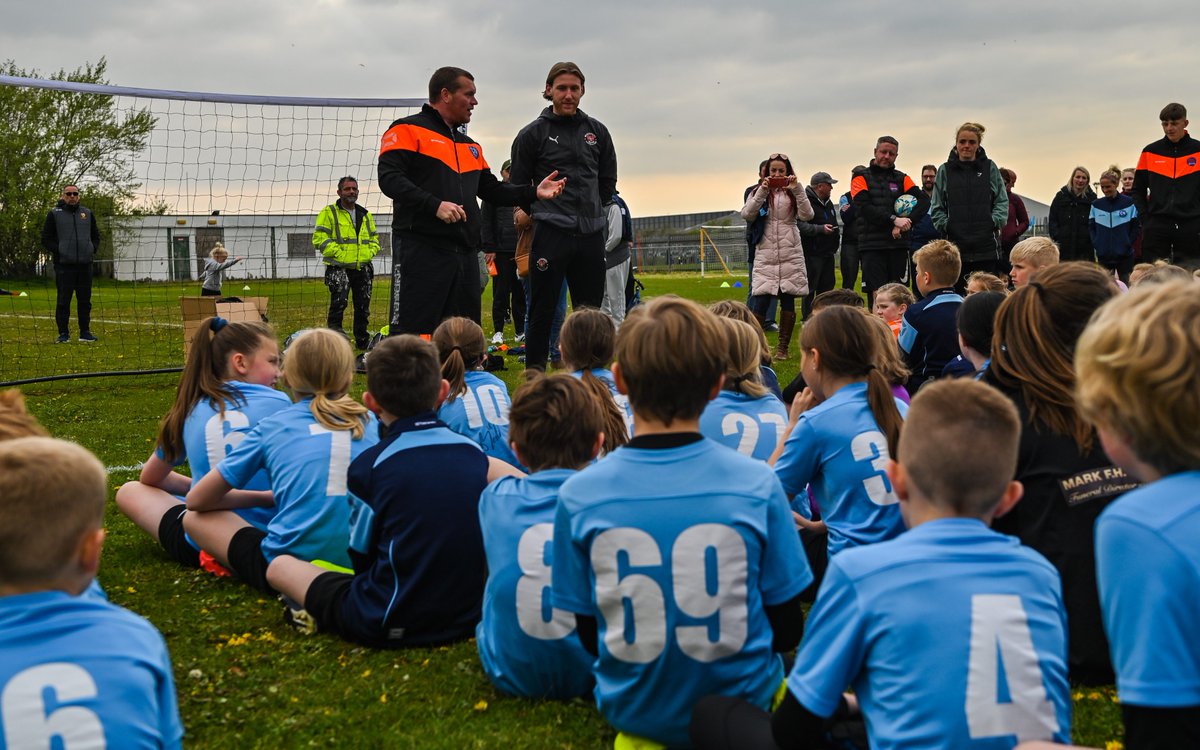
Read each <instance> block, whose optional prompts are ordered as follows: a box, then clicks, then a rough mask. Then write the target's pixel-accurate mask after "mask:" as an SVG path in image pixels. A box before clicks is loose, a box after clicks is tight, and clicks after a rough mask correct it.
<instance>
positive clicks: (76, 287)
mask: <svg viewBox="0 0 1200 750" xmlns="http://www.w3.org/2000/svg"><path fill="white" fill-rule="evenodd" d="M42 247H43V248H45V249H46V252H47V253H49V254H50V257H51V258H53V259H54V280H55V284H56V285H57V287H58V301H57V304H56V305H55V308H54V321H55V322H56V323H57V324H58V343H60V344H65V343H66V342H67V341H69V340H70V338H71V332H70V330H69V325H70V323H71V296H72V295H74V296H75V301H76V306H77V309H78V311H79V340H80V341H84V342H88V343H90V342H93V341H95V340H96V337H95V336H93V335H92V328H91V323H92V259H93V258H94V257H95V255H96V250H98V249H99V248H100V227H99V225H97V224H96V216H95V214H93V213H92V211H91V209H89V208H87V207H86V206H81V205H79V187H78V186H76V185H67V186H66V187H64V188H63V193H62V198H61V199H60V200H59V201H58V205H56V206H55V207H54V209H53V210H51V211H50V213H49V214H47V215H46V222H45V224H43V225H42Z"/></svg>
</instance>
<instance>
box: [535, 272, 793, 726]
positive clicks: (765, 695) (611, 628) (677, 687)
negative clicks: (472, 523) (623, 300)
mask: <svg viewBox="0 0 1200 750" xmlns="http://www.w3.org/2000/svg"><path fill="white" fill-rule="evenodd" d="M725 349H726V347H725V342H724V336H723V335H722V331H721V328H720V323H719V319H718V318H717V317H716V316H714V315H713V314H712V313H710V312H708V311H707V310H705V309H704V308H703V307H700V306H699V305H697V304H696V303H694V302H691V301H688V300H684V299H680V298H678V297H674V296H664V297H658V298H656V299H654V300H652V301H650V302H648V303H646V304H643V305H639V306H638V307H636V308H634V309H633V311H632V312H631V313H630V315H629V317H627V318H626V319H625V322H624V323H622V324H621V330H620V332H619V333H618V334H617V346H616V359H617V362H616V364H615V365H613V377H614V379H615V380H616V384H617V387H618V388H619V389H620V390H621V392H622V393H625V394H626V395H628V396H629V402H630V403H631V404H632V405H633V410H634V415H635V418H636V422H637V435H636V436H635V437H634V438H633V440H631V441H630V443H629V444H628V445H625V446H622V447H621V448H618V449H617V450H615V451H613V452H612V453H611V454H609V455H608V456H607V457H605V458H604V459H603V460H601V461H598V462H597V463H595V464H594V465H592V466H589V467H588V468H586V469H584V470H583V471H581V472H579V473H578V474H576V475H575V476H573V477H571V478H570V479H568V480H567V481H566V482H564V483H563V485H562V488H561V489H560V490H559V500H558V509H557V512H556V515H555V520H554V543H553V560H554V570H553V574H552V577H553V604H554V606H555V607H557V608H559V609H562V610H565V611H567V612H571V613H574V615H575V620H576V625H577V629H578V632H579V636H580V638H581V640H582V641H583V645H584V647H585V648H587V649H588V651H589V652H592V653H594V654H596V659H595V663H594V673H595V675H596V691H595V695H596V703H597V705H598V707H599V709H600V713H601V714H603V715H604V717H605V719H607V720H608V722H609V723H610V724H612V725H613V726H614V727H615V728H616V729H617V730H618V732H619V733H620V734H619V735H618V737H617V741H616V747H617V748H634V747H638V748H652V747H662V746H670V747H678V746H682V745H686V744H687V743H688V735H687V725H688V720H689V717H690V715H691V707H692V705H693V704H694V703H695V701H696V699H697V698H699V697H700V696H701V695H704V694H707V693H711V692H716V693H720V694H723V695H731V696H737V697H740V698H745V699H747V700H749V701H750V702H752V703H753V704H755V705H757V706H759V707H760V708H763V709H766V708H769V707H770V705H771V703H772V701H773V698H774V696H775V695H776V693H777V692H778V690H779V688H780V683H781V680H782V678H783V662H782V659H781V657H780V653H783V652H786V651H789V650H790V649H792V648H794V647H795V645H796V643H797V641H798V640H799V637H800V634H801V631H802V629H803V614H802V613H803V610H802V609H801V606H800V592H801V591H803V590H804V588H805V587H806V586H807V585H808V583H809V582H810V581H811V579H812V573H811V572H810V571H809V568H808V564H807V562H806V561H805V559H804V552H803V551H802V549H801V547H800V540H799V538H798V536H797V535H796V531H795V527H794V526H793V525H792V523H791V514H790V512H789V511H788V507H787V499H786V498H785V496H784V494H783V489H782V488H781V487H780V486H779V481H778V480H777V479H775V476H774V474H773V473H772V472H771V470H770V469H769V468H768V467H767V466H766V465H764V464H763V463H762V462H761V461H755V460H754V459H752V458H748V457H746V456H743V455H740V454H738V453H737V452H735V451H731V450H729V449H728V448H725V447H724V446H721V445H717V444H716V443H714V442H713V441H711V440H706V439H704V437H703V436H702V435H700V433H699V419H700V413H701V412H702V411H703V409H704V406H705V404H707V403H708V402H709V401H710V400H712V399H713V398H714V397H715V396H716V395H717V393H718V391H719V390H720V388H721V381H722V374H723V373H724V370H725Z"/></svg>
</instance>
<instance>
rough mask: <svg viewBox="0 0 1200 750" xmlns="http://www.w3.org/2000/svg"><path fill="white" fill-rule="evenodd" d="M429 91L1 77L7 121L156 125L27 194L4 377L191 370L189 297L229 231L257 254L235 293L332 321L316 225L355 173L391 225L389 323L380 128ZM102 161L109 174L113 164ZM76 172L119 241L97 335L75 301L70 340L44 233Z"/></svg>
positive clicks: (96, 304) (1, 361)
mask: <svg viewBox="0 0 1200 750" xmlns="http://www.w3.org/2000/svg"><path fill="white" fill-rule="evenodd" d="M422 101H423V100H422V99H417V98H410V99H318V98H298V97H257V96H242V95H233V94H208V93H194V92H178V91H160V90H150V89H133V88H126V87H117V86H104V85H97V84H79V83H72V82H69V81H59V80H42V79H29V78H13V77H8V76H0V128H6V127H9V128H15V127H17V126H16V125H13V123H14V122H17V120H15V119H14V118H18V117H20V115H21V110H22V107H26V108H28V107H31V106H41V107H48V108H50V110H51V111H53V112H57V113H61V114H69V113H79V112H93V111H97V110H98V109H102V108H107V111H109V112H111V114H112V120H113V121H114V123H115V124H117V125H120V124H123V123H136V122H141V123H143V124H145V123H146V122H147V120H146V118H147V117H148V118H149V123H150V128H149V132H148V133H146V134H145V136H144V137H143V138H142V139H141V143H140V147H137V146H135V147H130V148H127V149H126V150H124V151H115V152H109V153H105V154H103V155H102V156H103V157H104V158H103V159H98V158H96V155H94V154H92V155H88V154H81V153H79V152H73V153H69V154H66V155H63V156H62V158H61V163H59V164H56V165H55V166H56V168H57V169H58V170H59V171H57V172H56V173H54V174H51V175H49V176H48V177H46V178H45V179H44V180H43V181H44V182H45V183H46V185H47V186H48V187H47V188H46V189H44V190H43V191H42V194H41V195H39V196H38V197H37V198H36V199H34V200H32V201H22V202H25V203H30V202H32V203H44V205H35V206H33V207H29V206H26V208H27V211H28V217H27V218H26V219H25V224H26V225H27V226H25V227H23V228H21V229H22V231H21V232H5V233H3V234H2V235H0V253H3V254H4V257H14V258H25V259H29V262H27V263H25V264H24V265H23V266H20V267H21V268H22V269H23V271H22V272H19V273H18V272H13V271H12V270H11V269H12V268H13V264H8V265H7V266H5V267H6V268H8V269H9V270H8V271H7V272H6V273H8V276H7V277H5V276H3V275H0V289H3V290H4V292H5V294H4V295H3V296H0V383H4V384H11V383H14V382H22V381H25V380H32V379H47V378H55V377H78V376H80V375H81V374H88V373H117V372H146V371H154V370H159V369H168V368H177V367H180V366H181V365H182V363H183V355H184V339H183V334H184V319H183V313H182V312H181V309H182V305H181V298H183V297H195V296H198V295H199V294H200V280H201V273H202V270H203V267H204V261H205V260H206V259H207V258H208V257H209V253H210V252H211V251H212V249H213V247H214V246H215V245H216V244H217V243H221V244H222V245H223V246H224V247H225V248H226V249H227V251H228V253H229V257H230V258H231V259H232V258H237V257H240V258H242V260H241V261H240V262H239V263H237V264H236V265H234V266H232V267H230V268H229V269H228V270H227V271H226V272H225V273H226V277H225V281H224V285H223V287H222V295H223V296H224V297H239V298H255V299H259V298H265V299H266V314H267V316H268V318H269V320H270V322H271V323H272V324H273V325H274V326H275V328H276V330H277V331H278V332H279V334H280V335H281V337H282V336H285V335H287V334H288V333H290V332H292V331H294V330H298V329H300V328H305V327H310V326H319V325H325V323H326V316H327V311H328V307H329V292H328V290H327V289H326V288H325V286H324V283H323V278H324V273H325V266H324V264H323V263H322V260H321V257H320V255H319V253H318V252H317V251H316V249H315V248H314V246H313V244H312V232H313V226H314V223H315V219H316V216H317V214H318V213H319V212H320V210H321V209H322V208H323V207H324V206H327V205H329V204H330V203H332V202H333V201H335V200H336V198H337V196H336V187H337V182H338V179H339V178H341V177H343V176H347V175H349V176H353V177H355V178H356V179H357V180H358V185H359V189H360V199H359V203H360V204H361V205H363V206H365V207H366V208H367V209H369V210H370V211H371V212H372V213H373V214H374V215H375V219H376V224H377V228H378V230H379V233H380V245H381V251H380V253H379V255H378V256H377V257H376V260H375V262H374V270H375V286H374V294H373V295H372V302H371V313H370V321H371V329H372V330H378V329H379V327H380V326H382V325H384V324H385V323H386V322H387V318H388V311H389V302H390V297H391V292H392V283H391V273H392V253H391V201H390V200H389V199H388V198H387V197H386V196H384V195H383V194H382V193H380V192H379V190H378V187H377V185H376V159H377V155H378V149H379V139H380V136H381V135H382V134H383V132H384V131H385V130H386V129H387V127H388V125H389V124H390V123H391V122H392V121H393V120H394V119H396V118H398V117H403V116H406V115H408V114H411V113H412V112H413V111H415V109H416V108H418V107H420V105H421V103H422ZM138 118H141V119H140V120H139V119H138ZM0 135H3V134H2V133H0ZM9 135H11V133H10V134H9ZM89 159H90V160H91V163H89ZM101 162H103V169H105V170H108V171H107V172H103V173H101V172H100V170H101V167H100V166H98V165H99V164H100V163H101ZM113 170H116V172H117V173H118V174H123V175H124V177H125V180H124V182H123V183H122V184H121V185H120V186H117V187H114V185H113V179H112V177H113ZM122 170H123V172H122ZM3 179H4V178H3V177H0V180H3ZM68 181H69V182H77V183H78V184H79V187H80V189H81V193H82V196H81V199H80V200H81V205H83V206H87V207H89V208H90V209H91V210H93V211H94V212H95V214H96V217H97V219H98V221H99V226H100V230H101V233H102V238H103V239H102V245H101V249H100V251H99V252H98V253H97V258H96V262H95V263H94V265H93V271H94V275H95V278H94V282H93V285H92V297H91V302H92V310H91V320H92V324H91V330H92V333H94V334H95V336H96V337H97V338H98V339H99V341H98V342H97V343H95V344H84V343H80V342H78V341H77V338H78V333H79V330H78V320H77V308H76V305H75V303H74V302H72V305H71V310H70V327H69V330H70V341H69V342H68V344H65V345H58V344H56V339H57V336H58V328H57V325H56V321H55V314H56V311H55V306H56V293H57V289H56V279H55V277H54V268H53V264H52V263H51V262H50V257H49V256H48V254H46V252H45V251H44V250H43V249H42V248H41V247H40V243H39V242H38V240H39V238H40V230H41V225H42V223H43V222H44V221H45V217H46V215H47V212H48V211H49V210H50V209H51V208H53V206H54V204H55V201H56V200H57V198H58V197H59V191H60V190H61V188H62V185H63V184H64V183H65V182H68ZM6 195H7V193H6ZM4 208H6V209H7V208H8V207H4ZM6 243H7V244H8V245H9V247H4V246H3V245H4V244H6ZM12 245H17V246H15V247H14V246H12ZM18 265H19V264H18ZM352 317H353V305H351V306H350V307H348V309H347V310H346V313H345V320H344V327H345V329H346V330H347V331H348V330H350V328H351V323H352Z"/></svg>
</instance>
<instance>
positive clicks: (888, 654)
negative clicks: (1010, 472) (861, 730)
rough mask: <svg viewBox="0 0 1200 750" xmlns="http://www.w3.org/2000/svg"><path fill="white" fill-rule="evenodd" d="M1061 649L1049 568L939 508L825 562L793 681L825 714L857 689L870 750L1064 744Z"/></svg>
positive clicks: (1066, 707) (1065, 692) (1067, 705)
mask: <svg viewBox="0 0 1200 750" xmlns="http://www.w3.org/2000/svg"><path fill="white" fill-rule="evenodd" d="M1066 657H1067V634H1066V613H1065V609H1064V607H1063V601H1062V588H1061V585H1060V582H1059V577H1058V572H1057V571H1056V570H1055V569H1054V566H1053V565H1051V564H1050V563H1049V562H1048V561H1047V560H1046V559H1045V558H1043V557H1042V556H1041V555H1039V554H1038V553H1037V552H1034V551H1033V550H1031V549H1029V548H1028V547H1023V546H1021V544H1020V542H1019V541H1018V540H1016V539H1014V538H1013V537H1009V536H1005V535H1003V534H998V533H996V532H994V531H991V530H990V529H988V528H987V527H986V526H985V525H984V524H983V522H982V521H980V520H978V519H969V518H951V519H940V520H935V521H929V522H926V523H923V524H921V525H920V526H917V527H916V528H914V529H912V530H910V531H908V532H907V533H905V534H904V535H903V536H900V537H898V538H896V539H893V540H891V541H887V542H881V543H879V544H873V545H869V546H865V547H857V548H854V549H848V550H846V551H845V552H843V553H842V554H840V555H838V556H837V557H834V558H831V559H830V561H829V569H828V571H827V572H826V574H825V580H824V582H823V583H822V585H821V591H820V593H819V594H818V595H817V601H816V603H815V604H814V605H813V608H812V611H811V612H810V613H809V617H808V623H807V625H806V627H805V633H804V640H803V642H802V643H801V645H800V650H799V652H798V653H797V656H796V664H795V667H794V668H793V670H792V672H791V674H790V675H789V676H788V680H787V684H788V689H789V690H790V691H791V693H792V695H793V696H795V698H796V699H797V700H798V701H799V702H800V704H801V705H802V706H804V707H805V708H806V709H808V710H809V711H810V712H812V713H814V714H816V715H817V716H821V717H828V716H830V715H832V714H833V712H834V710H835V709H836V708H837V706H838V703H839V701H840V699H841V697H842V693H843V692H844V691H845V690H846V688H847V686H850V687H853V689H854V693H855V695H856V696H857V697H858V701H859V705H860V707H861V708H862V713H863V717H864V719H865V720H866V724H867V732H868V734H869V736H870V738H871V747H872V748H874V749H875V750H893V749H898V748H912V747H920V748H945V749H946V750H951V749H952V748H955V749H964V748H970V749H971V750H975V749H976V748H978V749H980V750H983V749H985V748H986V749H987V750H992V749H993V748H994V749H996V750H999V749H1000V748H1003V749H1004V750H1010V749H1011V748H1013V747H1015V746H1016V745H1017V744H1018V743H1019V742H1023V741H1026V740H1054V741H1056V742H1069V741H1070V739H1071V691H1070V686H1069V684H1068V682H1067V661H1066Z"/></svg>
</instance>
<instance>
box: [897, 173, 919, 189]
mask: <svg viewBox="0 0 1200 750" xmlns="http://www.w3.org/2000/svg"><path fill="white" fill-rule="evenodd" d="M916 186H917V184H916V183H915V182H913V181H912V178H911V177H909V176H908V175H904V189H903V190H901V191H900V192H902V193H907V192H908V191H909V190H912V189H913V188H915V187H916Z"/></svg>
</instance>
